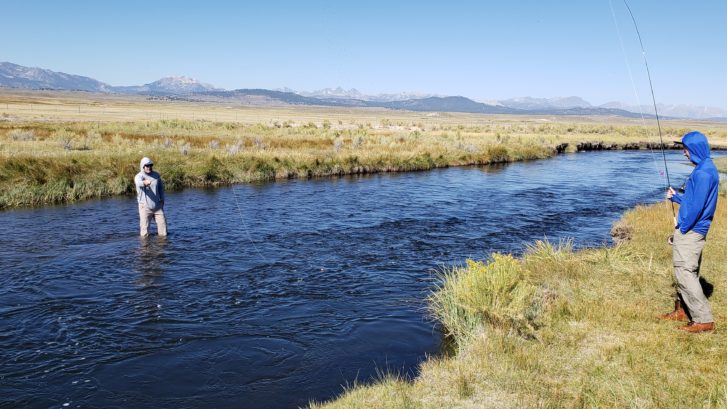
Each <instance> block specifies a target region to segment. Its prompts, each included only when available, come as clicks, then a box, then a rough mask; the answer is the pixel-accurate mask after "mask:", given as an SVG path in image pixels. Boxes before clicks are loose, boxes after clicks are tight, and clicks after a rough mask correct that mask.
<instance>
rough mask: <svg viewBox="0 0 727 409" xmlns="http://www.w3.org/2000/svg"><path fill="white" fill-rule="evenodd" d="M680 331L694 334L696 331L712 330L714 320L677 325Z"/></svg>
mask: <svg viewBox="0 0 727 409" xmlns="http://www.w3.org/2000/svg"><path fill="white" fill-rule="evenodd" d="M679 329H680V330H681V331H684V332H689V333H692V334H695V333H697V332H707V331H714V322H691V321H690V322H689V324H687V325H685V326H683V327H679Z"/></svg>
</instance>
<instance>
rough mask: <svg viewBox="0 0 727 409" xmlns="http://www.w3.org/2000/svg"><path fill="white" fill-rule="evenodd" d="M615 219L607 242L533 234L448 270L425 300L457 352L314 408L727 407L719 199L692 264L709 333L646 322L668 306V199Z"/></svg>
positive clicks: (724, 224)
mask: <svg viewBox="0 0 727 409" xmlns="http://www.w3.org/2000/svg"><path fill="white" fill-rule="evenodd" d="M618 224H619V229H620V231H621V237H622V238H623V240H624V241H622V242H621V243H620V244H617V245H615V246H613V247H603V248H596V249H587V250H580V251H574V250H573V247H572V245H571V243H569V242H562V243H557V244H553V243H548V242H545V241H539V242H536V243H535V244H533V245H532V246H531V247H529V248H528V250H527V252H526V253H525V254H524V256H523V257H522V258H520V259H515V258H513V257H511V256H509V255H501V254H494V255H492V256H491V257H490V258H489V259H487V260H485V261H469V262H468V263H467V265H465V266H462V267H460V268H454V269H452V270H450V271H447V272H445V273H444V274H443V277H442V282H441V285H440V287H439V288H438V290H437V291H436V292H435V293H434V294H433V295H432V296H431V305H432V310H433V315H434V316H435V317H436V318H437V319H438V320H439V322H440V323H441V324H442V325H443V327H444V330H445V333H447V334H448V335H449V336H451V337H453V338H454V341H455V348H454V352H453V353H452V354H451V355H449V356H443V357H437V358H430V359H429V360H427V361H426V362H425V363H423V364H422V367H421V374H420V375H419V377H418V378H416V379H415V380H413V381H409V380H404V379H401V378H398V377H385V378H384V379H383V380H380V381H378V382H376V381H374V382H372V383H371V384H367V385H363V386H358V387H356V388H352V389H349V390H347V391H346V392H345V393H344V394H343V395H342V396H341V397H339V398H338V399H336V400H334V401H332V402H328V403H326V404H311V407H314V408H318V407H326V408H329V407H330V408H441V407H448V408H449V407H452V408H521V407H544V408H581V407H604V408H606V407H607V408H633V407H639V408H663V407H684V408H686V407H689V408H696V407H699V408H723V407H727V349H725V348H724V345H727V291H726V290H725V289H727V253H725V252H724V251H722V249H724V247H725V245H726V244H727V197H725V196H724V195H723V196H722V197H721V198H720V201H719V206H718V210H717V214H716V216H715V221H714V223H713V226H712V229H711V230H710V233H709V237H708V240H707V245H706V248H705V252H704V259H703V264H702V275H703V277H704V278H705V279H706V281H707V282H709V283H710V284H711V285H712V286H713V288H714V292H713V294H712V296H711V298H710V303H711V304H712V308H713V310H714V313H715V319H716V322H717V330H716V331H715V332H714V333H708V334H696V335H690V334H685V333H682V332H680V331H678V330H677V329H676V327H677V326H678V325H680V324H679V323H674V322H663V321H657V320H656V319H655V316H656V315H657V314H659V313H663V312H666V311H669V310H670V308H672V307H673V304H672V302H671V299H672V298H671V297H672V293H673V291H674V290H673V287H672V281H673V280H672V267H671V248H670V247H669V245H668V244H667V243H666V237H667V236H668V235H669V234H670V231H671V209H670V207H669V206H668V205H667V204H666V203H660V204H657V205H653V206H646V207H643V206H640V207H637V208H636V209H634V210H632V211H629V212H627V213H626V214H625V215H624V217H623V219H622V220H621V221H620V222H619V223H618ZM682 325H683V324H682Z"/></svg>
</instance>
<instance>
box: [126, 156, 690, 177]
mask: <svg viewBox="0 0 727 409" xmlns="http://www.w3.org/2000/svg"><path fill="white" fill-rule="evenodd" d="M690 152H691V151H690ZM153 164H154V162H152V161H151V159H149V158H147V157H146V156H144V157H143V158H141V162H139V170H140V171H142V172H143V171H144V165H153Z"/></svg>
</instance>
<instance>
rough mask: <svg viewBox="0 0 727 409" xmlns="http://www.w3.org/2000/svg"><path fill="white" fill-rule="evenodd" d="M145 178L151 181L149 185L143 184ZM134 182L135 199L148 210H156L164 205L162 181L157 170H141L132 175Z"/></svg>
mask: <svg viewBox="0 0 727 409" xmlns="http://www.w3.org/2000/svg"><path fill="white" fill-rule="evenodd" d="M145 180H148V181H150V182H151V183H150V184H149V186H144V181H145ZM134 184H135V185H136V199H137V201H138V202H139V203H140V204H143V205H144V206H146V208H147V209H149V210H158V209H161V208H162V207H163V206H164V183H163V182H162V177H161V175H159V174H158V173H157V172H154V171H151V172H149V173H146V172H144V171H143V170H142V171H141V172H139V173H137V174H136V176H134Z"/></svg>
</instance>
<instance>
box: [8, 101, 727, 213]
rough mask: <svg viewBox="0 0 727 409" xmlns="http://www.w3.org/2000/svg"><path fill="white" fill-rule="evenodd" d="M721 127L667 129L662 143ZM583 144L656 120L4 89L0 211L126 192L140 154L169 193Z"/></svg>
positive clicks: (540, 154)
mask: <svg viewBox="0 0 727 409" xmlns="http://www.w3.org/2000/svg"><path fill="white" fill-rule="evenodd" d="M692 129H700V130H703V131H704V132H706V133H707V134H708V136H709V137H710V138H711V140H712V142H713V143H718V144H722V145H725V146H727V124H720V123H699V122H688V121H671V122H668V121H667V122H664V140H665V141H670V140H673V139H677V138H678V137H679V136H680V135H681V134H683V133H684V132H686V131H688V130H692ZM581 141H594V142H604V143H617V144H626V143H633V142H650V143H658V141H659V138H658V135H657V133H656V131H655V127H654V124H653V121H648V120H646V121H642V120H630V119H624V118H612V117H608V118H606V117H598V118H595V117H548V116H538V117H527V116H504V115H480V114H459V113H417V112H405V111H392V110H383V109H366V108H351V109H347V108H329V107H325V108H323V107H303V106H266V107H260V106H250V105H244V104H240V103H238V104H229V105H224V104H220V103H207V102H185V101H168V100H148V99H145V98H143V97H119V96H112V95H100V94H89V93H84V92H64V93H60V92H43V91H12V92H11V91H10V90H2V91H0V192H2V193H0V209H1V208H12V207H23V206H40V205H46V204H52V203H67V202H73V201H76V200H83V199H89V198H99V197H105V196H110V195H120V194H131V193H132V184H131V178H132V177H133V175H134V174H135V173H136V172H137V166H138V165H137V164H138V161H139V159H140V158H141V157H142V156H149V157H151V158H153V159H154V161H155V162H156V164H157V169H158V171H160V173H161V174H162V176H163V177H164V178H165V180H166V182H167V186H168V188H170V189H172V190H173V189H181V188H184V187H187V186H214V185H220V184H230V183H241V182H242V183H244V182H253V181H263V180H274V179H279V178H311V177H325V176H336V175H344V174H358V173H371V172H388V171H411V170H426V169H431V168H435V167H445V166H457V165H483V164H488V163H501V162H510V161H519V160H530V159H540V158H547V157H550V156H552V155H554V154H555V147H556V146H558V145H560V144H563V143H568V144H569V145H570V146H569V148H568V149H570V150H574V149H575V145H576V144H577V143H578V142H581Z"/></svg>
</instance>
